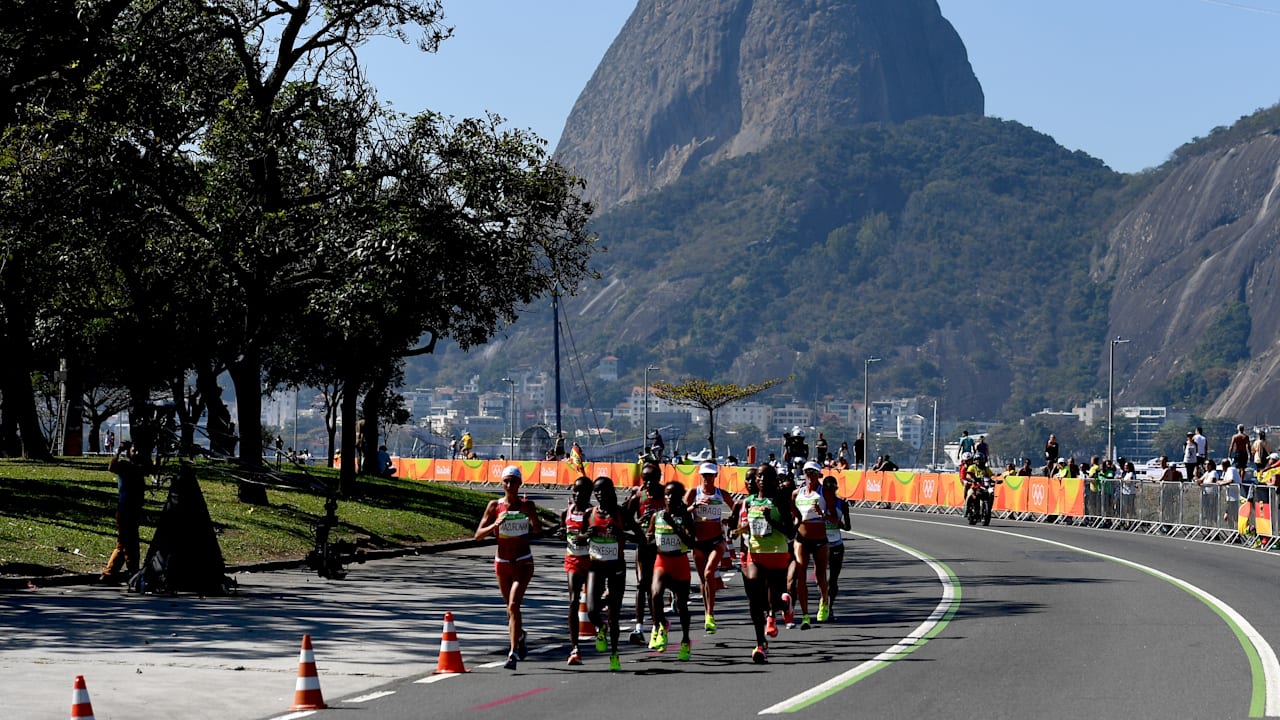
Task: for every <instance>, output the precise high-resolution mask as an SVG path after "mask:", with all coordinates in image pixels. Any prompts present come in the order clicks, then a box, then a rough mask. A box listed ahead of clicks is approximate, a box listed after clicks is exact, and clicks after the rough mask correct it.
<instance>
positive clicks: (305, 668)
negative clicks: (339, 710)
mask: <svg viewBox="0 0 1280 720" xmlns="http://www.w3.org/2000/svg"><path fill="white" fill-rule="evenodd" d="M327 707H329V706H328V705H325V704H324V696H323V695H322V694H321V693H320V676H319V675H317V674H316V655H315V651H314V650H312V649H311V636H310V635H303V636H302V652H301V653H299V655H298V682H297V683H296V684H295V685H294V690H293V707H291V708H289V712H294V711H296V710H323V709H325V708H327Z"/></svg>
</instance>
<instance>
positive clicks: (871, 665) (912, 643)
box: [759, 533, 961, 715]
mask: <svg viewBox="0 0 1280 720" xmlns="http://www.w3.org/2000/svg"><path fill="white" fill-rule="evenodd" d="M850 534H852V535H857V536H858V537H863V538H866V539H868V540H874V541H876V542H878V543H882V544H884V545H888V546H889V547H891V548H894V549H896V550H900V551H902V552H904V553H906V554H908V555H910V556H912V557H914V558H916V559H917V560H920V561H922V562H924V563H925V564H927V565H928V566H929V567H931V568H933V571H934V573H936V574H937V576H938V579H939V580H940V581H941V582H942V599H941V600H939V601H938V605H937V607H935V608H934V609H933V612H932V613H930V615H929V617H928V618H927V619H926V620H925V621H924V622H922V623H920V624H919V625H918V626H916V629H915V630H913V631H912V632H911V634H909V635H907V636H906V637H904V638H903V639H902V640H900V641H898V643H897V644H895V645H894V646H893V647H891V648H889V649H887V650H885V651H884V652H882V653H880V654H879V655H876V656H875V657H874V658H872V659H870V660H868V661H866V662H864V663H861V664H860V665H857V666H855V667H853V668H851V669H849V670H847V671H846V672H843V673H841V674H839V675H837V676H835V677H833V678H831V679H830V680H827V681H826V682H824V683H821V684H820V685H816V686H814V687H812V688H810V689H808V690H806V691H805V692H802V693H800V694H799V695H796V696H794V697H791V698H788V699H786V700H783V701H782V702H780V703H778V704H776V705H773V706H771V707H767V708H765V709H764V710H761V711H760V713H759V714H761V715H773V714H777V713H790V712H795V711H797V710H800V709H803V708H806V707H809V706H810V705H812V704H814V703H816V702H818V701H820V700H823V699H824V698H828V697H830V696H832V695H834V694H836V693H838V692H840V691H841V690H844V689H845V688H847V687H849V686H850V685H853V684H854V683H856V682H858V681H859V680H862V679H863V678H866V677H869V676H871V675H873V674H875V673H876V672H877V671H879V670H883V669H884V668H886V667H888V666H889V665H890V664H891V663H893V662H895V661H897V660H901V659H902V658H904V657H906V656H907V655H910V654H911V653H913V652H915V651H916V650H917V649H918V648H920V647H922V646H923V645H924V644H925V643H926V642H928V641H929V640H931V639H932V638H934V637H935V636H937V635H938V633H940V632H942V630H943V629H944V628H946V626H947V623H949V622H951V618H952V617H954V616H955V614H956V610H957V609H958V608H959V607H960V594H961V593H960V581H959V580H958V579H957V578H956V575H955V573H953V572H952V571H951V568H949V567H947V565H946V564H945V563H942V562H939V561H937V560H935V559H934V558H931V557H929V556H928V555H925V554H924V553H922V552H920V551H919V550H916V549H914V548H910V547H907V546H906V545H902V544H899V543H896V542H894V541H892V540H887V539H885V538H880V537H875V536H874V535H866V534H864V533H850Z"/></svg>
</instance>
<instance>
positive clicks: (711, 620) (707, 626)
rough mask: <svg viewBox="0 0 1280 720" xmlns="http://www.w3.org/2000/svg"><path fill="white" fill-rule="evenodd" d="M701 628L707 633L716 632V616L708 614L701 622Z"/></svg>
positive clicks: (712, 633) (713, 633)
mask: <svg viewBox="0 0 1280 720" xmlns="http://www.w3.org/2000/svg"><path fill="white" fill-rule="evenodd" d="M702 629H703V630H706V631H707V634H708V635H715V634H716V616H715V615H708V616H707V619H706V622H704V623H702Z"/></svg>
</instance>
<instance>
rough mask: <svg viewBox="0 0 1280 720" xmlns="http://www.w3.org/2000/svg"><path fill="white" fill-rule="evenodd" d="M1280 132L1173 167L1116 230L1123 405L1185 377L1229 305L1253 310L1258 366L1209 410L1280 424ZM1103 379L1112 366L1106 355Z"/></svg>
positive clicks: (1115, 324)
mask: <svg viewBox="0 0 1280 720" xmlns="http://www.w3.org/2000/svg"><path fill="white" fill-rule="evenodd" d="M1277 132H1280V131H1272V132H1264V133H1259V134H1258V135H1256V136H1255V137H1253V138H1252V139H1250V140H1248V141H1247V142H1244V143H1241V144H1237V145H1235V146H1233V147H1230V148H1228V149H1225V150H1219V151H1215V152H1210V153H1206V154H1203V155H1200V156H1198V157H1193V158H1191V159H1189V160H1187V161H1186V162H1183V163H1181V164H1180V165H1178V166H1177V167H1176V168H1175V169H1173V170H1172V171H1171V172H1170V173H1169V175H1168V177H1166V178H1165V179H1164V180H1163V181H1162V182H1161V183H1159V185H1157V186H1156V187H1155V188H1154V189H1153V190H1152V191H1151V192H1150V193H1149V194H1148V195H1147V196H1146V197H1145V198H1143V199H1142V200H1140V201H1139V202H1138V203H1137V204H1135V205H1134V207H1133V209H1132V210H1131V211H1130V212H1129V213H1128V214H1127V215H1125V217H1124V218H1123V219H1122V220H1121V221H1120V223H1119V224H1118V225H1117V226H1116V227H1115V229H1114V230H1113V231H1112V232H1111V236H1110V243H1109V246H1110V250H1109V252H1108V255H1107V256H1106V258H1105V259H1104V263H1103V267H1102V268H1101V269H1102V271H1103V272H1104V273H1109V272H1112V271H1114V274H1115V289H1114V293H1113V296H1112V300H1111V314H1110V316H1111V320H1110V333H1109V337H1116V336H1117V335H1119V336H1123V337H1125V338H1129V339H1131V340H1132V342H1131V343H1130V344H1129V345H1127V346H1125V347H1124V348H1123V349H1122V350H1118V351H1117V354H1116V387H1117V389H1118V390H1119V391H1120V394H1119V395H1118V396H1117V402H1121V401H1122V400H1123V399H1124V398H1125V395H1129V397H1140V396H1141V395H1142V393H1143V391H1145V390H1146V389H1148V388H1150V387H1153V386H1155V385H1156V384H1158V383H1160V382H1162V381H1164V380H1165V379H1166V378H1168V377H1172V376H1175V375H1178V374H1179V373H1181V372H1183V371H1184V370H1188V369H1193V363H1192V355H1193V353H1194V352H1195V351H1196V349H1197V348H1198V347H1199V346H1200V345H1201V342H1202V339H1203V338H1204V337H1205V336H1206V333H1208V332H1209V331H1210V330H1211V325H1212V324H1213V323H1214V322H1215V321H1217V319H1218V318H1220V317H1221V313H1222V310H1223V307H1224V306H1225V305H1228V304H1231V303H1241V302H1242V303H1244V304H1245V306H1246V307H1247V308H1248V315H1249V330H1248V332H1247V335H1245V336H1240V337H1232V338H1231V339H1230V340H1229V342H1238V343H1240V344H1241V345H1243V346H1245V347H1246V348H1247V355H1248V360H1247V361H1245V363H1244V365H1243V366H1242V367H1241V368H1240V369H1239V370H1238V371H1237V372H1236V374H1235V375H1234V376H1233V377H1232V378H1231V381H1230V385H1229V386H1228V387H1227V389H1226V390H1225V391H1224V392H1222V393H1221V394H1220V395H1219V396H1218V397H1217V399H1216V400H1215V401H1214V403H1213V404H1212V406H1211V407H1210V408H1208V410H1207V411H1206V412H1205V413H1204V414H1205V416H1207V417H1227V418H1235V419H1238V420H1239V421H1241V422H1275V421H1276V420H1278V419H1280V415H1277V412H1276V411H1277V409H1280V407H1278V406H1277V404H1276V401H1275V394H1274V390H1273V389H1272V388H1271V387H1269V385H1270V382H1271V379H1272V378H1275V377H1278V376H1280V312H1277V309H1278V308H1280V135H1277V134H1276V133H1277ZM1102 365H1103V372H1106V371H1107V360H1106V358H1105V357H1104V359H1103V363H1102Z"/></svg>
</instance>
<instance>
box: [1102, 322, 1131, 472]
mask: <svg viewBox="0 0 1280 720" xmlns="http://www.w3.org/2000/svg"><path fill="white" fill-rule="evenodd" d="M1127 342H1129V341H1128V340H1124V339H1122V338H1121V337H1120V336H1119V335H1117V336H1116V339H1115V340H1112V341H1111V353H1110V355H1111V357H1110V361H1109V362H1108V363H1107V459H1108V460H1111V461H1113V462H1114V461H1115V459H1116V457H1115V447H1114V446H1113V445H1112V444H1111V439H1112V437H1113V436H1112V425H1113V424H1114V423H1113V419H1114V418H1115V405H1116V346H1117V345H1120V344H1123V343H1127Z"/></svg>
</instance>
